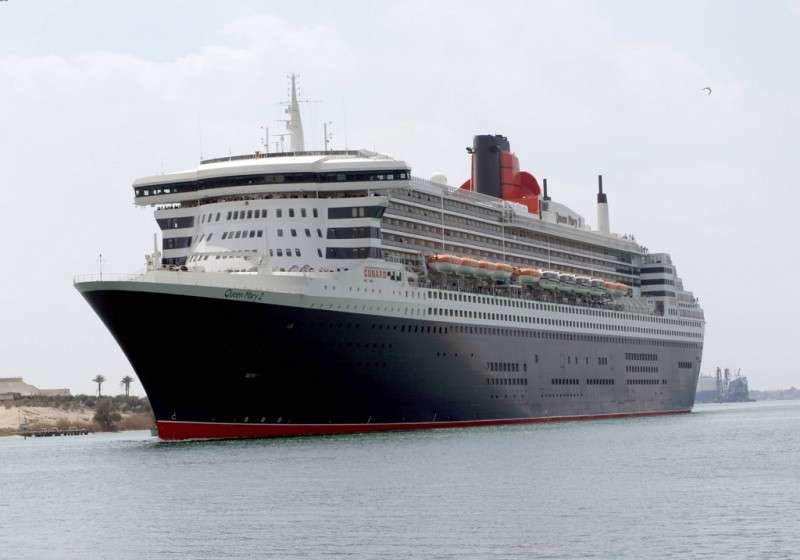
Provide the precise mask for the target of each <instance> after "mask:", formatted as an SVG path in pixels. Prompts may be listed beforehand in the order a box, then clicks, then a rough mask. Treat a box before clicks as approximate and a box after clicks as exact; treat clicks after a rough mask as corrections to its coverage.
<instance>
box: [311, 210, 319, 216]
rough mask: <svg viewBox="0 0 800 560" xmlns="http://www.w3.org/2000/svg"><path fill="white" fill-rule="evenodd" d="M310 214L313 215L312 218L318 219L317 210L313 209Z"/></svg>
mask: <svg viewBox="0 0 800 560" xmlns="http://www.w3.org/2000/svg"><path fill="white" fill-rule="evenodd" d="M312 213H313V214H314V217H315V218H318V217H319V213H318V212H317V209H316V208H314V209H313V210H312Z"/></svg>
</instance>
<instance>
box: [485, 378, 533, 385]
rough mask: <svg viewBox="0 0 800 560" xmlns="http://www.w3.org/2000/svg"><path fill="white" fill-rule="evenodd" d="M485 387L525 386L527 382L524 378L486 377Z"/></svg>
mask: <svg viewBox="0 0 800 560" xmlns="http://www.w3.org/2000/svg"><path fill="white" fill-rule="evenodd" d="M486 384H487V385H527V384H528V380H527V379H526V378H524V377H487V378H486Z"/></svg>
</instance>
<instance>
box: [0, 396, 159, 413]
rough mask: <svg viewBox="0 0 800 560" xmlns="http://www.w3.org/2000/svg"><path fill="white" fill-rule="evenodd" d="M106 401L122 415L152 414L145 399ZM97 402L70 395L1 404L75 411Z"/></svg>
mask: <svg viewBox="0 0 800 560" xmlns="http://www.w3.org/2000/svg"><path fill="white" fill-rule="evenodd" d="M106 399H108V400H110V401H111V402H112V403H113V405H114V409H115V410H117V411H118V412H120V413H122V414H127V413H136V412H141V413H146V414H152V410H151V409H150V402H149V401H148V400H147V399H146V398H144V399H143V398H139V397H126V396H125V395H117V396H115V397H103V398H102V400H106ZM99 400H101V399H98V397H96V396H94V395H70V396H68V397H65V396H55V397H43V396H31V397H19V398H16V399H14V400H13V401H3V402H2V404H3V405H5V407H6V408H11V407H12V406H16V407H19V406H50V407H53V408H60V409H62V410H66V411H77V410H82V409H86V408H90V409H94V408H96V407H97V403H98V401H99Z"/></svg>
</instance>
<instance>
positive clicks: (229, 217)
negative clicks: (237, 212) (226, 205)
mask: <svg viewBox="0 0 800 560" xmlns="http://www.w3.org/2000/svg"><path fill="white" fill-rule="evenodd" d="M225 219H226V220H230V219H231V213H230V212H228V216H227V217H226V218H225Z"/></svg>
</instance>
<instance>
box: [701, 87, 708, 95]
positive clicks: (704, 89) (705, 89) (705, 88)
mask: <svg viewBox="0 0 800 560" xmlns="http://www.w3.org/2000/svg"><path fill="white" fill-rule="evenodd" d="M700 91H705V92H706V93H707V94H708V95H711V88H710V87H708V86H706V87H704V88H703V89H701V90H700Z"/></svg>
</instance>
